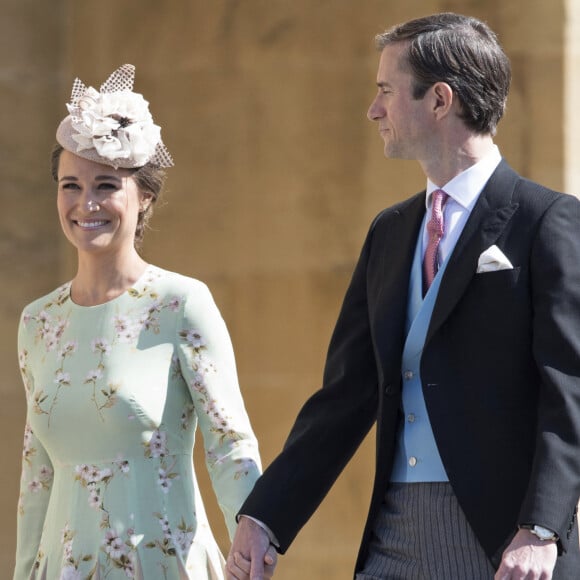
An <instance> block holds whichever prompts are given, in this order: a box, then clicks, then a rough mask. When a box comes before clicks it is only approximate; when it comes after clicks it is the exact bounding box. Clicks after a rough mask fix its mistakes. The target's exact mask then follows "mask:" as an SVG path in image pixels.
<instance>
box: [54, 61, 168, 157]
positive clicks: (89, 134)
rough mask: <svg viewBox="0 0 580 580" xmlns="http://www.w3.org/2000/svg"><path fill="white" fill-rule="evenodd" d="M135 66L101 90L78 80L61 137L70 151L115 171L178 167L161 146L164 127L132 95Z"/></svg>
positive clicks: (125, 67)
mask: <svg viewBox="0 0 580 580" xmlns="http://www.w3.org/2000/svg"><path fill="white" fill-rule="evenodd" d="M134 76H135V67H134V66H133V65H130V64H126V65H123V66H122V67H120V68H119V69H117V70H116V71H115V72H114V73H113V74H112V75H111V76H110V77H109V79H108V80H107V82H106V83H104V84H103V85H102V86H101V90H100V91H97V90H96V89H94V88H93V87H86V86H85V85H84V84H83V83H82V81H80V80H79V79H76V80H75V82H74V84H73V90H72V95H71V102H70V103H68V104H67V109H68V111H69V115H68V116H67V117H66V118H65V119H64V120H63V121H62V123H61V124H60V126H59V128H58V130H57V133H56V138H57V141H58V142H59V143H60V144H61V145H62V146H63V147H64V148H65V149H66V150H68V151H71V152H72V153H75V154H76V155H79V156H80V157H83V158H85V159H90V160H91V161H97V162H99V163H104V164H106V165H112V166H113V167H116V168H117V167H142V166H143V165H145V164H146V163H152V164H154V165H158V166H159V167H170V166H172V165H173V160H172V158H171V155H170V154H169V152H168V151H167V149H166V147H165V145H164V144H163V142H162V141H161V127H159V126H158V125H156V124H155V123H154V122H153V117H152V116H151V113H150V112H149V103H148V102H147V101H146V100H145V99H144V98H143V95H140V94H139V93H135V92H133V90H132V88H133V79H134Z"/></svg>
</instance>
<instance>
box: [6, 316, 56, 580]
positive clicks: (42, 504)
mask: <svg viewBox="0 0 580 580" xmlns="http://www.w3.org/2000/svg"><path fill="white" fill-rule="evenodd" d="M18 353H19V359H20V371H21V375H22V380H23V383H24V387H25V390H26V398H27V414H26V425H25V428H24V445H23V452H22V473H21V477H20V495H19V499H18V512H17V536H16V537H17V540H16V566H15V570H14V580H24V579H25V578H29V577H30V574H31V571H32V569H33V566H34V562H35V560H36V556H37V553H38V550H39V545H40V538H41V535H42V529H43V526H44V519H45V516H46V510H47V506H48V502H49V500H50V494H51V491H52V480H53V467H52V463H51V461H50V458H49V456H48V453H47V452H46V450H45V448H44V447H43V446H42V444H41V442H40V441H39V440H38V439H37V437H36V435H35V434H34V432H33V430H32V429H31V427H30V421H29V417H30V415H31V414H32V413H33V412H34V400H33V396H32V393H33V392H34V377H33V375H32V372H31V370H30V366H29V345H28V344H27V334H26V330H25V323H24V318H23V319H22V320H21V322H20V327H19V331H18Z"/></svg>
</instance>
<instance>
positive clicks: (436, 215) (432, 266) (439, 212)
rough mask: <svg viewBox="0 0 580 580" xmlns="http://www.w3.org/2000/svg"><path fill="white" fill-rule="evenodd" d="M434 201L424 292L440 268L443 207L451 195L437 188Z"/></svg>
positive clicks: (428, 227) (430, 222)
mask: <svg viewBox="0 0 580 580" xmlns="http://www.w3.org/2000/svg"><path fill="white" fill-rule="evenodd" d="M432 195H433V202H432V205H431V219H430V220H429V221H428V222H427V235H428V241H427V249H426V250H425V258H424V259H423V293H424V294H427V290H429V287H430V286H431V284H432V282H433V278H435V274H437V270H438V268H439V266H438V263H437V249H438V248H439V242H440V241H441V238H442V237H443V234H444V233H445V224H444V223H443V207H444V206H445V202H446V201H447V199H448V198H449V196H448V195H447V194H446V193H445V192H444V191H443V190H442V189H436V190H435V191H434V192H433V194H432Z"/></svg>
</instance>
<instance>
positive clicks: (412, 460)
mask: <svg viewBox="0 0 580 580" xmlns="http://www.w3.org/2000/svg"><path fill="white" fill-rule="evenodd" d="M409 465H410V466H411V467H415V465H417V458H416V457H409Z"/></svg>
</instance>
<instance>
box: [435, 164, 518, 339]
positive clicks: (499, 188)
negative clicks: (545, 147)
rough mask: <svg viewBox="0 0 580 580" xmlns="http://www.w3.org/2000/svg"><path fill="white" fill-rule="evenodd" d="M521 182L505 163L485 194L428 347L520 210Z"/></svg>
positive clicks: (445, 285) (442, 294) (453, 263)
mask: <svg viewBox="0 0 580 580" xmlns="http://www.w3.org/2000/svg"><path fill="white" fill-rule="evenodd" d="M519 179H520V177H519V176H518V174H517V173H515V172H514V171H513V170H512V169H511V168H510V167H509V165H508V164H507V163H506V162H505V161H502V162H501V163H500V164H499V166H498V168H497V169H496V171H495V172H494V173H493V175H492V176H491V178H490V180H489V181H488V183H487V185H486V186H485V188H484V189H483V191H482V192H481V195H480V197H479V199H478V201H477V203H476V204H475V207H474V208H473V211H472V212H471V215H470V217H469V219H468V220H467V223H466V224H465V228H464V230H463V232H462V233H461V236H460V237H459V240H458V241H457V245H456V246H455V249H454V250H453V253H452V255H451V256H450V257H449V263H448V265H447V268H446V270H445V273H444V275H443V279H442V280H441V286H440V288H439V294H438V296H437V301H436V303H435V307H434V309H433V315H432V317H431V323H430V325H429V330H428V332H427V337H426V340H425V344H427V343H428V342H429V340H430V339H431V338H432V337H433V335H434V334H435V332H437V330H438V329H439V328H440V327H441V325H442V324H443V322H444V321H445V320H446V318H447V317H448V316H449V314H450V313H451V311H452V310H453V308H454V307H455V305H456V304H457V302H458V301H459V299H460V298H461V296H462V295H463V293H464V292H465V289H466V288H467V285H468V284H469V282H470V280H471V279H472V278H473V276H475V274H476V269H477V261H478V258H479V256H480V254H481V253H482V252H483V251H484V250H486V249H487V248H489V246H491V245H493V244H494V243H495V242H496V241H497V239H498V238H499V237H500V235H501V234H502V232H503V231H504V229H505V227H506V226H507V224H508V223H509V220H510V219H511V217H512V215H513V214H514V212H515V211H516V210H517V208H518V205H517V204H514V203H512V201H511V200H512V195H513V192H514V188H515V186H516V183H517V182H518V180H519Z"/></svg>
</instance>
